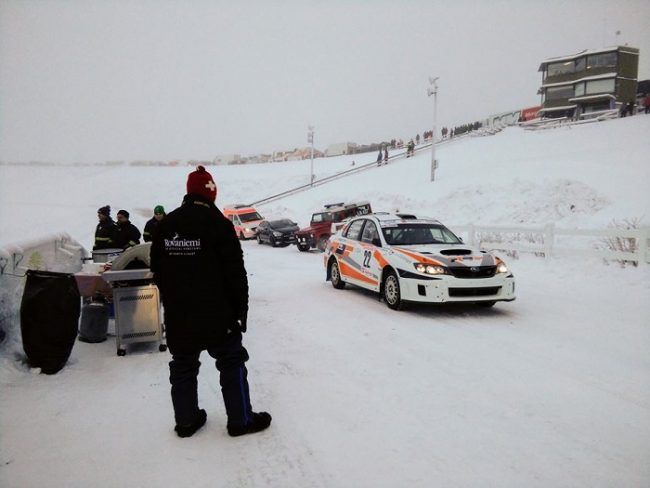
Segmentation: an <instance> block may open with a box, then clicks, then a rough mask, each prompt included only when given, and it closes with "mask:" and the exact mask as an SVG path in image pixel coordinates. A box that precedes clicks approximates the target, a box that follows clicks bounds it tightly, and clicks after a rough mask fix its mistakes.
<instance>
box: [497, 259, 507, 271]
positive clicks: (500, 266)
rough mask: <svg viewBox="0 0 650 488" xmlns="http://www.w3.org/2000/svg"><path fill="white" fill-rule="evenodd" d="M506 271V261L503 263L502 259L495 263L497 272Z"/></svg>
mask: <svg viewBox="0 0 650 488" xmlns="http://www.w3.org/2000/svg"><path fill="white" fill-rule="evenodd" d="M507 272H508V267H507V266H506V263H504V262H503V261H501V262H500V263H499V264H498V265H497V273H507Z"/></svg>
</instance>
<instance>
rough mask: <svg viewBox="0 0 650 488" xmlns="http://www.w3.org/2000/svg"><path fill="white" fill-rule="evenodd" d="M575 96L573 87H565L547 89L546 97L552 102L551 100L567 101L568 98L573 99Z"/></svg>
mask: <svg viewBox="0 0 650 488" xmlns="http://www.w3.org/2000/svg"><path fill="white" fill-rule="evenodd" d="M572 96H573V85H565V86H554V87H552V88H547V89H546V97H545V100H546V101H547V102H548V101H551V100H561V99H563V98H564V99H566V98H571V97H572Z"/></svg>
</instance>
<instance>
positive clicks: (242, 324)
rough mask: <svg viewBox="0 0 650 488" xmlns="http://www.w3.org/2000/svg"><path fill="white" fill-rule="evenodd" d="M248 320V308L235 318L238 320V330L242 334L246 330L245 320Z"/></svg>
mask: <svg viewBox="0 0 650 488" xmlns="http://www.w3.org/2000/svg"><path fill="white" fill-rule="evenodd" d="M247 320H248V310H244V311H243V312H242V313H241V314H240V315H239V318H238V319H237V322H239V330H240V331H241V333H242V334H243V333H244V332H246V322H247Z"/></svg>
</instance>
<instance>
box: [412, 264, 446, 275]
mask: <svg viewBox="0 0 650 488" xmlns="http://www.w3.org/2000/svg"><path fill="white" fill-rule="evenodd" d="M414 266H415V269H416V270H417V271H418V272H420V273H426V274H429V275H439V274H446V273H447V268H445V267H444V266H435V265H433V264H423V263H415V264H414Z"/></svg>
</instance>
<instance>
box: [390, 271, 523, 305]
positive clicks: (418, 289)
mask: <svg viewBox="0 0 650 488" xmlns="http://www.w3.org/2000/svg"><path fill="white" fill-rule="evenodd" d="M399 283H400V292H401V298H402V300H406V301H409V302H425V303H451V302H494V301H497V302H498V301H505V302H511V301H512V300H514V299H515V298H516V295H515V279H514V276H512V275H496V276H493V277H491V278H477V279H460V278H455V277H453V276H446V275H445V276H441V277H439V279H426V278H424V279H419V278H415V277H413V278H411V277H409V278H405V277H400V279H399Z"/></svg>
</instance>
